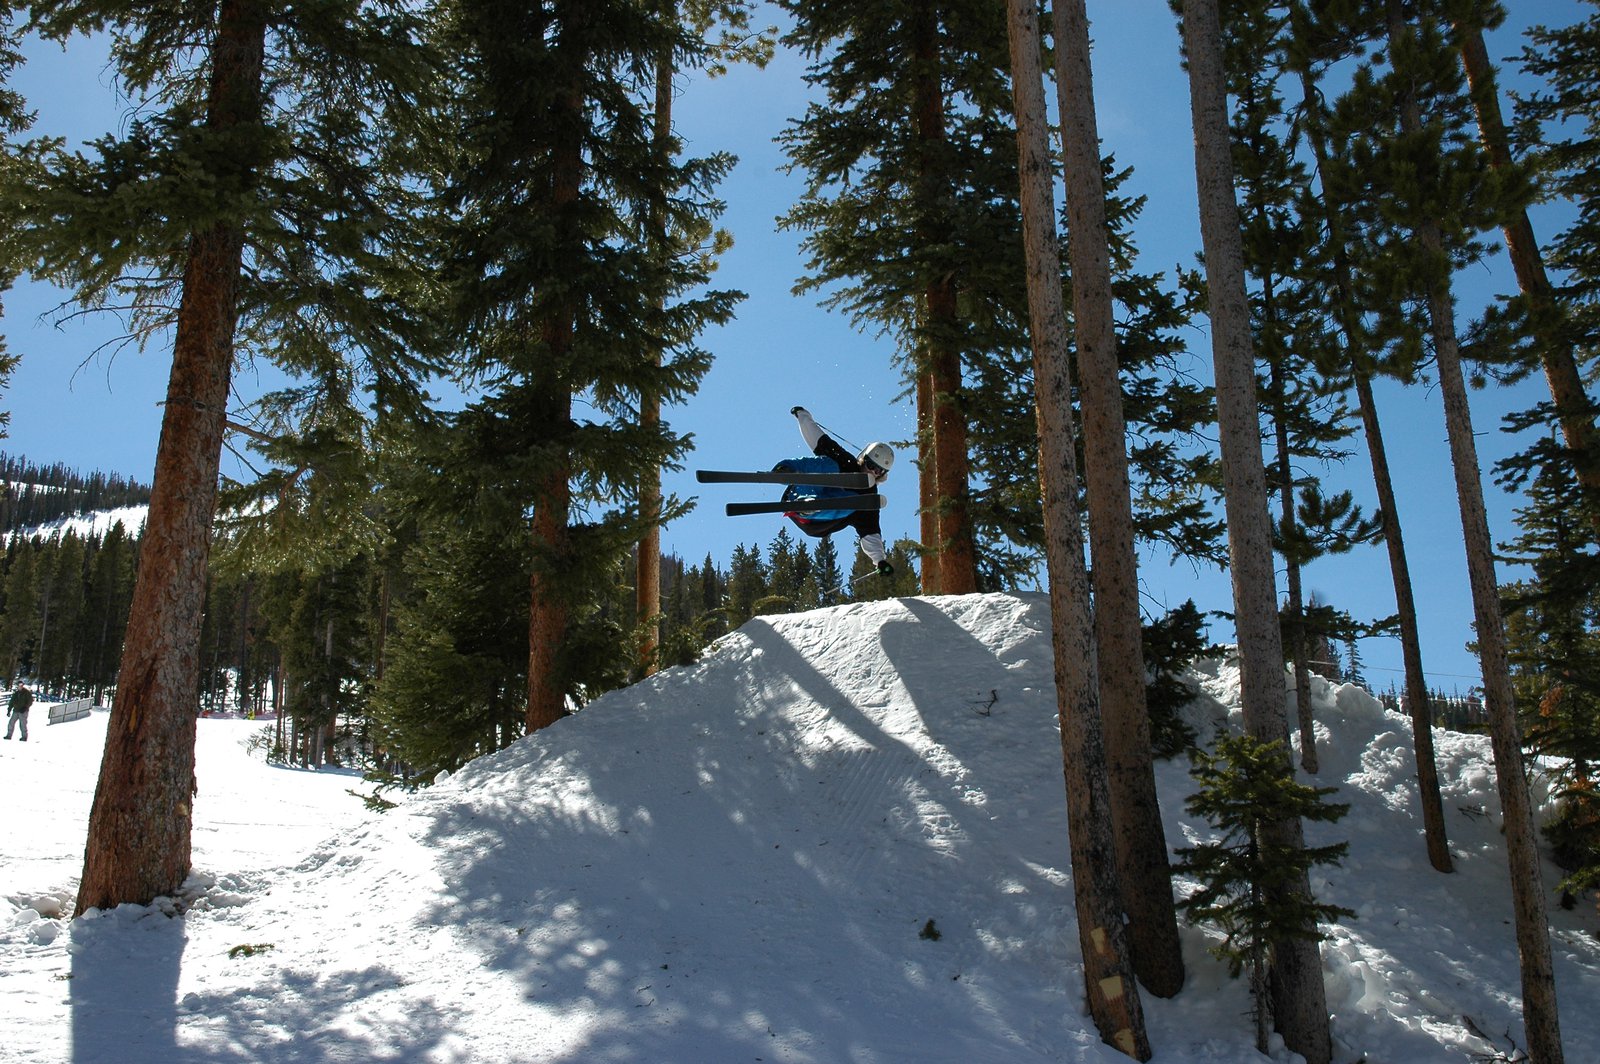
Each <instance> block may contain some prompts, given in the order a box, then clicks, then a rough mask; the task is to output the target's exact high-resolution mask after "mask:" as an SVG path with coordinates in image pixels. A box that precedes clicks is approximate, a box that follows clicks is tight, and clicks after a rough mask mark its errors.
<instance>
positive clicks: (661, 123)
mask: <svg viewBox="0 0 1600 1064" xmlns="http://www.w3.org/2000/svg"><path fill="white" fill-rule="evenodd" d="M662 9H663V11H664V12H665V13H666V17H667V19H668V20H669V24H670V22H676V21H677V17H678V4H677V0H662ZM673 71H674V67H673V63H672V53H671V50H670V49H669V50H668V51H666V52H665V53H663V54H662V55H659V56H657V57H656V106H655V129H654V130H653V131H652V134H651V137H652V142H653V145H654V147H655V150H656V152H657V154H658V155H659V157H660V158H662V159H665V158H666V156H667V154H668V152H670V151H671V145H672V75H673ZM651 210H652V211H653V212H654V214H655V217H654V218H652V219H651V234H650V235H651V239H653V240H654V241H655V244H656V254H658V255H667V254H670V251H669V249H668V248H667V231H666V227H667V221H666V210H665V207H664V205H663V204H661V203H659V202H656V203H653V204H652V205H651ZM651 364H652V365H654V366H656V367H658V368H659V367H660V365H661V350H660V349H659V348H657V349H656V350H655V351H652V352H651ZM639 424H640V425H641V426H642V427H643V428H645V429H646V430H655V429H657V428H659V427H660V426H661V396H660V394H659V393H657V392H656V390H655V389H654V388H645V389H643V390H642V391H641V392H640V394H639ZM639 513H640V515H641V516H642V517H643V518H644V520H645V521H646V522H647V523H646V525H645V532H644V535H643V536H642V537H640V539H639V550H638V565H637V571H636V573H635V576H634V603H635V607H636V609H635V612H636V614H637V615H638V623H639V630H640V632H642V633H643V636H642V638H641V639H640V640H639V666H640V668H641V669H643V670H644V674H645V675H646V676H648V675H650V674H651V673H653V672H655V671H656V669H657V668H659V667H660V664H661V663H660V661H659V660H658V658H657V648H659V647H660V645H661V524H660V513H661V467H660V466H658V465H652V466H651V467H650V468H648V469H646V470H645V471H644V472H643V473H642V474H641V475H640V478H639Z"/></svg>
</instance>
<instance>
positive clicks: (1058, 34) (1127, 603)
mask: <svg viewBox="0 0 1600 1064" xmlns="http://www.w3.org/2000/svg"><path fill="white" fill-rule="evenodd" d="M1054 16H1055V46H1056V93H1057V100H1058V103H1059V106H1060V112H1061V139H1062V152H1063V159H1062V161H1063V164H1064V169H1065V172H1066V182H1067V188H1066V194H1067V214H1068V219H1069V220H1068V229H1067V234H1068V236H1067V248H1068V256H1069V262H1070V265H1071V268H1072V314H1073V324H1074V328H1075V335H1076V337H1077V342H1078V377H1079V386H1080V388H1081V390H1082V394H1083V402H1082V407H1083V441H1084V473H1085V479H1086V480H1087V482H1088V500H1089V547H1090V557H1091V568H1092V569H1093V573H1094V578H1093V589H1094V625H1095V643H1096V647H1097V648H1098V652H1097V656H1096V661H1097V666H1098V671H1099V676H1100V692H1099V695H1100V713H1101V717H1102V719H1103V720H1104V722H1105V724H1104V727H1105V744H1106V765H1107V770H1108V775H1109V784H1110V788H1111V815H1112V823H1113V825H1114V828H1115V844H1116V852H1117V870H1118V872H1119V873H1120V877H1121V882H1122V893H1123V899H1124V901H1125V902H1126V903H1127V907H1128V918H1129V929H1130V931H1131V933H1132V939H1133V960H1134V966H1135V968H1136V969H1137V971H1138V973H1139V981H1140V982H1142V983H1143V984H1144V986H1145V988H1146V989H1147V990H1149V991H1150V992H1151V993H1152V994H1155V995H1156V996H1158V997H1171V996H1173V995H1174V994H1176V993H1177V992H1178V991H1179V990H1181V989H1182V988H1183V947H1182V943H1181V942H1180V941H1179V939H1178V914H1177V908H1176V906H1174V905H1173V902H1172V872H1171V870H1170V869H1169V868H1168V865H1167V840H1166V833H1165V830H1164V829H1163V827H1162V824H1161V805H1160V802H1159V800H1158V799H1157V797H1156V778H1155V766H1154V764H1153V762H1152V760H1151V752H1150V713H1149V708H1148V706H1147V705H1146V700H1145V674H1144V646H1143V636H1142V632H1141V626H1140V616H1139V569H1138V561H1137V558H1136V556H1135V553H1134V545H1133V500H1132V495H1131V489H1130V487H1129V482H1128V448H1127V428H1126V424H1125V422H1124V420H1123V413H1122V382H1121V378H1120V376H1119V367H1118V361H1117V334H1116V328H1115V319H1114V315H1113V310H1112V298H1111V261H1110V251H1109V248H1108V243H1107V241H1108V234H1107V226H1106V211H1105V195H1106V194H1105V183H1104V179H1103V177H1102V174H1101V165H1100V134H1099V130H1098V128H1097V123H1096V121H1095V113H1094V79H1093V75H1092V73H1091V70H1090V65H1089V22H1088V16H1087V14H1086V13H1085V10H1084V0H1056V3H1055V8H1054Z"/></svg>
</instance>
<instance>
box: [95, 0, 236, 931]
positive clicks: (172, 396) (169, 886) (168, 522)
mask: <svg viewBox="0 0 1600 1064" xmlns="http://www.w3.org/2000/svg"><path fill="white" fill-rule="evenodd" d="M265 41H266V15H265V11H264V10H263V7H262V5H261V4H260V3H258V2H254V0H228V2H225V3H223V4H222V6H221V10H220V12H219V16H218V22H217V31H216V38H215V40H214V41H213V42H212V46H211V58H212V69H211V82H210V88H209V93H210V96H209V104H208V110H207V115H206V124H207V126H209V127H210V128H212V129H226V128H232V127H238V126H241V125H245V124H248V123H251V122H256V121H259V119H260V114H261V71H262V63H263V56H264V50H265ZM241 169H244V167H243V166H241ZM238 176H240V177H243V178H246V179H251V178H253V175H252V174H250V173H249V172H248V171H247V170H246V172H245V173H243V174H240V175H238ZM243 248H244V232H243V230H242V228H241V227H240V226H239V225H238V224H236V223H228V222H219V223H217V224H215V225H213V226H212V227H211V228H209V229H206V230H203V231H201V232H197V233H194V234H193V235H192V236H191V237H190V242H189V249H188V255H187V259H186V261H185V264H184V273H183V282H182V283H183V294H182V297H181V301H180V303H179V307H178V327H177V334H176V337H175V340H174V344H173V352H172V372H171V375H170V377H169V380H168V383H167V400H166V409H165V412H164V414H163V416H162V422H161V441H160V443H159V445H158V446H157V450H156V468H155V478H154V484H153V486H152V490H151V495H150V509H149V514H148V516H147V517H146V521H145V535H144V545H143V548H142V550H141V551H140V555H139V571H138V576H137V579H136V581H135V585H134V594H133V606H132V612H131V613H130V616H129V620H128V632H127V638H126V642H125V645H124V649H123V656H122V669H121V673H120V676H119V680H118V683H117V693H116V697H115V699H114V700H113V702H112V707H111V723H110V726H109V727H108V728H107V730H106V748H105V755H104V757H103V759H102V761H101V765H100V780H99V784H98V786H97V787H96V789H95V797H94V804H93V807H92V808H91V810H90V813H89V834H88V841H87V843H86V845H85V848H84V865H83V878H82V880H81V882H80V884H79V888H78V907H77V911H78V912H80V913H82V912H84V911H85V910H87V909H89V908H91V907H96V908H109V907H111V906H114V905H117V904H119V903H122V902H133V903H136V904H146V903H148V902H149V901H151V899H153V898H155V897H157V896H159V895H162V894H168V893H171V892H172V891H174V890H176V889H177V888H178V887H180V886H181V885H182V884H183V880H184V878H185V877H186V876H187V875H188V873H189V863H190V828H191V825H192V822H193V813H192V810H191V806H190V803H191V802H192V801H193V799H194V791H195V779H194V736H195V713H196V710H197V708H198V698H199V690H200V677H199V668H200V663H199V659H198V656H197V651H198V643H199V638H200V620H201V610H202V608H203V604H204V600H205V588H206V562H207V554H208V551H209V549H210V533H211V517H212V511H213V509H214V508H215V503H216V492H217V470H218V468H219V467H220V464H221V457H222V432H223V420H224V414H225V412H226V405H227V400H228V379H229V375H230V373H231V371H232V368H233V334H234V328H235V326H236V324H237V315H238V311H237V308H236V293H237V289H238V283H239V271H240V266H241V263H242V259H243Z"/></svg>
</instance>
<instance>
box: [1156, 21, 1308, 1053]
mask: <svg viewBox="0 0 1600 1064" xmlns="http://www.w3.org/2000/svg"><path fill="white" fill-rule="evenodd" d="M1183 45H1184V51H1185V54H1186V56H1187V59H1188V68H1189V98H1190V107H1191V110H1192V113H1193V121H1194V145H1195V179H1196V185H1197V189H1198V197H1199V206H1200V233H1201V241H1202V243H1203V245H1204V247H1205V264H1206V281H1207V290H1208V293H1209V299H1210V317H1211V343H1212V363H1213V367H1214V370H1213V372H1214V375H1215V379H1216V387H1217V421H1218V430H1219V435H1220V438H1221V443H1222V467H1223V488H1224V492H1225V499H1226V507H1225V508H1226V518H1227V525H1228V554H1229V560H1230V564H1231V568H1232V576H1233V598H1234V625H1235V630H1236V636H1237V639H1238V642H1239V656H1240V670H1241V676H1240V681H1241V693H1242V696H1243V701H1244V717H1245V727H1246V728H1247V729H1248V730H1249V732H1250V733H1251V735H1253V736H1254V737H1255V738H1258V739H1261V740H1264V741H1268V742H1282V743H1283V744H1284V747H1285V750H1286V751H1287V749H1288V740H1289V731H1288V723H1287V718H1286V706H1285V701H1286V699H1285V693H1286V692H1285V690H1284V671H1283V641H1282V635H1281V633H1280V631H1279V626H1278V610H1277V590H1276V586H1275V583H1274V577H1273V571H1272V561H1273V550H1272V522H1271V518H1270V517H1269V516H1268V512H1267V491H1266V471H1265V466H1264V463H1263V461H1262V457H1261V438H1260V433H1259V430H1258V424H1259V422H1258V415H1257V408H1256V381H1255V355H1254V351H1253V348H1252V344H1251V339H1250V316H1249V302H1248V299H1247V297H1246V295H1245V279H1244V248H1243V239H1242V236H1241V233H1240V229H1239V207H1238V203H1237V201H1236V200H1235V198H1234V187H1233V161H1232V158H1231V154H1230V153H1231V146H1230V139H1229V131H1228V100H1227V91H1226V88H1225V86H1226V82H1225V80H1224V77H1223V65H1222V26H1221V22H1220V18H1219V15H1218V12H1217V0H1184V4H1183ZM1266 830H1267V831H1268V832H1270V834H1271V836H1272V837H1273V840H1274V841H1275V842H1277V843H1279V844H1281V845H1284V846H1292V847H1294V848H1297V849H1299V848H1303V847H1304V835H1303V832H1302V829H1301V825H1300V820H1299V818H1298V817H1293V818H1290V819H1288V820H1285V821H1281V822H1278V823H1276V824H1271V825H1268V826H1267V828H1266ZM1287 889H1288V890H1289V891H1291V892H1292V893H1298V894H1302V895H1305V896H1308V897H1309V896H1310V893H1311V888H1310V883H1309V880H1308V879H1307V877H1306V876H1304V875H1302V876H1301V877H1300V882H1299V883H1297V884H1295V885H1294V886H1292V887H1289V888H1287ZM1308 930H1315V929H1314V928H1313V929H1308ZM1272 986H1273V1013H1274V1017H1275V1019H1276V1023H1277V1027H1278V1030H1279V1031H1280V1032H1281V1033H1282V1034H1283V1038H1284V1043H1285V1044H1286V1045H1287V1046H1288V1047H1289V1048H1290V1049H1292V1050H1294V1051H1295V1052H1297V1053H1300V1054H1301V1055H1303V1056H1304V1057H1305V1058H1306V1060H1307V1061H1308V1064H1328V1062H1329V1061H1330V1060H1331V1058H1332V1054H1333V1045H1332V1039H1331V1038H1330V1036H1329V1032H1328V1007H1327V992H1326V990H1325V988H1324V987H1323V983H1322V961H1321V956H1320V951H1319V950H1318V948H1317V943H1316V941H1315V940H1313V939H1307V938H1294V939H1290V940H1288V941H1286V942H1283V943H1280V944H1278V945H1277V947H1276V948H1275V949H1274V950H1273V957H1272Z"/></svg>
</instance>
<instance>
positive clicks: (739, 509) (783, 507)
mask: <svg viewBox="0 0 1600 1064" xmlns="http://www.w3.org/2000/svg"><path fill="white" fill-rule="evenodd" d="M882 506H883V496H882V495H879V494H877V493H876V492H871V493H868V494H866V495H835V496H833V497H832V498H821V499H790V500H789V501H788V502H730V503H729V504H728V516H729V517H739V516H741V515H743V514H792V513H811V512H815V511H817V510H877V509H880V508H881V507H882Z"/></svg>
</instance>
